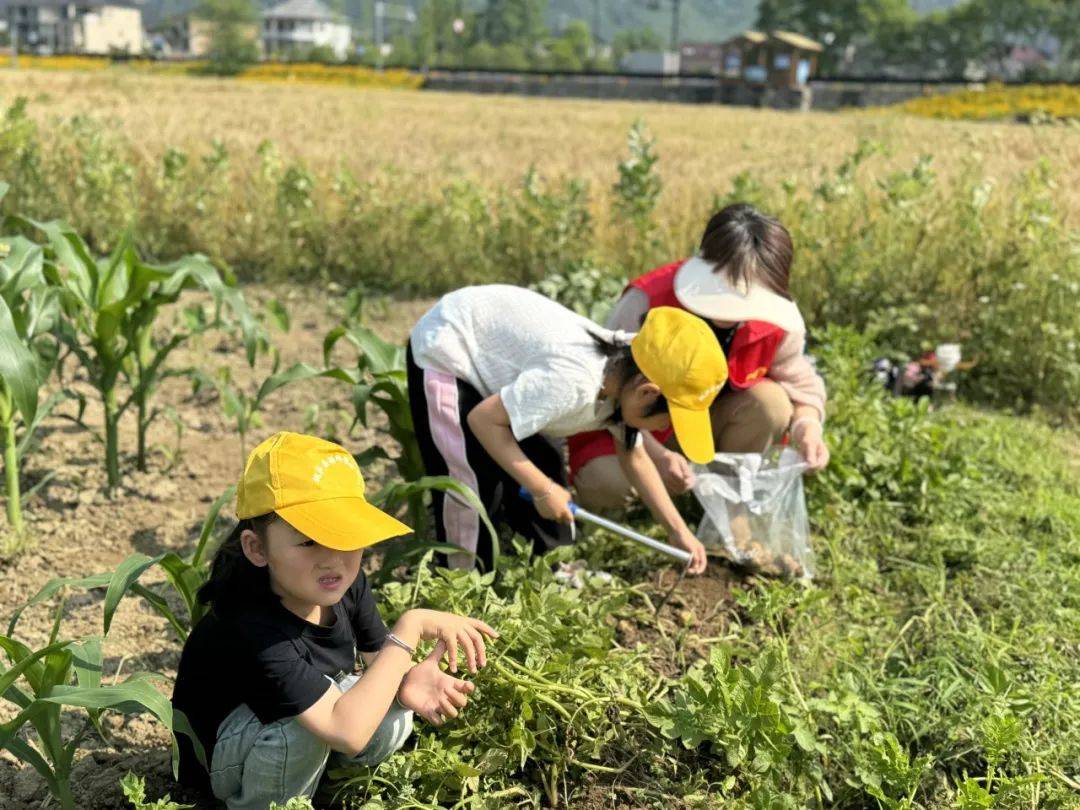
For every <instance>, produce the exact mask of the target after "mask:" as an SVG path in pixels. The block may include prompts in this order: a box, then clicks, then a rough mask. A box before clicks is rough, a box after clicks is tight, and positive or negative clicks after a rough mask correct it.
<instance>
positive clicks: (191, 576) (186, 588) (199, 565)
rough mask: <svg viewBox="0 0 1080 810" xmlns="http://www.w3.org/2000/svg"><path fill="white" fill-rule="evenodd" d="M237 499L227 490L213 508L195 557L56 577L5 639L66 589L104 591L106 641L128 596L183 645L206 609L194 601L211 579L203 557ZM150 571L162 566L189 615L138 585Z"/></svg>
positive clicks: (136, 560)
mask: <svg viewBox="0 0 1080 810" xmlns="http://www.w3.org/2000/svg"><path fill="white" fill-rule="evenodd" d="M235 495H236V487H235V486H231V487H229V488H228V489H226V490H225V491H224V492H223V493H221V495H219V496H218V497H217V498H216V499H215V500H214V502H213V504H211V506H210V511H209V512H208V513H207V515H206V518H205V520H203V524H202V528H201V530H200V531H199V537H198V540H197V541H196V543H195V551H194V552H193V553H192V555H191V556H190V557H188V558H184V557H181V556H180V555H178V554H176V553H175V552H172V551H170V552H167V553H165V554H158V555H157V556H154V557H150V556H147V555H146V554H131V555H129V556H128V557H127V558H125V559H124V560H123V561H122V562H121V563H120V564H119V565H118V566H117V567H116V568H115V569H114V570H113V571H103V572H101V573H99V574H92V575H90V576H86V577H56V578H54V579H51V580H49V581H48V582H46V583H45V585H43V586H42V587H41V589H40V590H38V592H37V593H35V594H34V595H33V596H32V597H30V599H28V600H27V601H26V602H24V603H23V604H22V605H20V606H19V607H18V608H16V609H15V611H14V612H13V613H12V614H11V619H10V620H9V622H8V628H7V632H8V635H9V636H10V635H14V633H15V629H16V627H17V625H18V622H19V618H20V617H21V616H22V614H23V612H24V611H26V609H27V608H31V607H33V606H34V605H38V604H41V603H42V602H45V601H47V600H48V599H51V598H52V597H53V596H54V595H55V594H57V593H61V592H63V591H64V590H65V589H67V588H69V587H71V588H79V589H86V590H91V589H98V588H104V589H105V600H104V603H103V622H102V631H103V634H104V635H108V633H109V629H110V628H111V627H112V620H113V616H114V615H115V613H116V609H117V608H118V607H119V606H120V600H122V599H123V598H124V597H125V596H126V595H127V594H128V592H129V591H130V592H131V593H134V594H135V595H137V596H139V597H141V598H143V599H144V600H146V602H147V603H148V604H149V605H150V607H152V608H153V609H154V610H155V611H157V612H158V613H159V614H160V615H161V616H163V617H164V618H165V619H166V620H167V621H168V622H169V625H170V626H171V627H172V628H173V630H174V631H175V632H176V635H177V637H178V638H179V639H180V641H181V642H183V641H186V640H187V637H188V633H189V632H190V631H191V628H192V627H194V626H195V625H196V624H198V622H199V620H200V619H201V618H202V617H203V615H204V614H205V613H206V605H204V604H202V603H201V602H199V601H198V599H197V598H196V593H197V592H198V590H199V587H200V586H201V585H202V584H203V583H204V582H205V581H206V578H207V576H209V574H210V561H209V560H208V557H207V555H208V551H209V549H210V547H211V546H212V545H214V544H216V542H217V541H218V540H219V539H220V538H217V537H215V534H214V529H215V527H216V526H217V521H218V516H219V515H220V514H221V510H222V509H223V508H224V507H225V505H226V504H227V503H229V502H230V501H231V500H232V499H233V497H234V496H235ZM154 566H160V568H161V570H162V572H163V573H164V574H165V578H166V581H167V582H168V583H169V585H170V586H171V587H172V589H173V590H174V591H175V592H176V594H177V595H178V596H179V597H180V600H181V601H182V602H183V604H184V607H185V608H186V610H187V615H186V617H185V616H184V615H182V614H177V613H176V611H174V610H173V609H172V607H171V606H170V605H169V602H168V600H166V599H165V597H164V596H163V595H162V594H161V593H160V591H159V590H157V589H155V588H151V587H150V586H147V585H144V584H143V583H141V582H139V578H140V577H142V575H143V574H144V573H146V572H147V571H148V570H150V569H151V568H153V567H154Z"/></svg>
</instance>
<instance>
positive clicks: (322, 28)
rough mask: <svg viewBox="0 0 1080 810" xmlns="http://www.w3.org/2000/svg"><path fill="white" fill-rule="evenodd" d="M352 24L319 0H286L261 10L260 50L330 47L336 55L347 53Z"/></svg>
mask: <svg viewBox="0 0 1080 810" xmlns="http://www.w3.org/2000/svg"><path fill="white" fill-rule="evenodd" d="M351 39H352V28H350V27H349V24H348V23H347V22H345V21H344V20H343V19H342V18H341V16H340V15H338V14H335V13H334V12H333V11H331V10H330V9H329V8H328V7H327V6H326V5H325V4H323V3H321V2H320V1H319V0H285V1H284V2H283V3H278V4H277V5H276V6H274V7H272V8H270V9H267V10H266V11H264V12H263V14H262V41H263V53H265V54H266V55H267V56H268V57H273V56H275V55H277V54H288V53H293V52H297V51H300V52H303V51H307V50H310V49H311V48H315V47H328V48H330V49H331V50H332V51H333V52H334V54H335V55H336V56H337V58H338V59H344V58H345V57H346V56H347V55H348V51H349V42H350V40H351Z"/></svg>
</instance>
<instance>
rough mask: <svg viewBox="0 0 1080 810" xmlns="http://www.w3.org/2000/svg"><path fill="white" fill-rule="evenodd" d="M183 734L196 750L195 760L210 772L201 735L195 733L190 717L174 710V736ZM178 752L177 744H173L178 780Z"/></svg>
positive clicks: (174, 768) (174, 770)
mask: <svg viewBox="0 0 1080 810" xmlns="http://www.w3.org/2000/svg"><path fill="white" fill-rule="evenodd" d="M176 734H183V735H184V736H186V737H187V738H188V739H189V740H191V745H192V747H193V748H194V749H195V759H197V760H198V761H199V764H200V765H202V766H203V767H204V768H206V770H210V766H209V765H208V764H207V762H206V749H205V748H203V744H202V740H200V739H199V735H197V734H196V733H195V729H194V728H192V726H191V721H190V720H188V716H187V715H186V714H184V713H183V712H182V711H181V710H180V709H173V735H174V736H175V735H176ZM177 753H178V752H177V750H176V744H175V742H174V743H173V779H176V778H178V775H177V767H178V765H179V761H178V757H177V756H176V754H177Z"/></svg>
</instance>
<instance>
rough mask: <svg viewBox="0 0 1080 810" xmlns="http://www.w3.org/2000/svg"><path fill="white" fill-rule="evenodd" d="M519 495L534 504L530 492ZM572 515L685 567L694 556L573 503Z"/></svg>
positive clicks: (522, 492)
mask: <svg viewBox="0 0 1080 810" xmlns="http://www.w3.org/2000/svg"><path fill="white" fill-rule="evenodd" d="M518 494H519V495H520V496H521V497H522V498H524V499H525V500H527V501H529V502H532V499H533V496H532V493H531V492H529V490H527V489H525V487H522V488H521V489H520V490H518ZM569 507H570V514H572V515H573V516H574V519H575V520H584V521H586V522H587V523H592V524H593V525H594V526H600V527H601V528H604V529H607V530H608V531H609V532H614V533H615V534H617V535H619V536H620V537H625V538H626V539H627V540H633V541H634V542H635V543H640V544H641V545H643V546H648V547H649V548H651V549H652V550H653V551H659V552H660V553H661V554H666V555H667V556H669V557H674V558H675V559H676V560H679V561H680V562H682V563H683V565H689V564H690V560H691V558H692V555H691V554H690V552H689V551H685V550H683V549H681V548H675V546H669V545H668V544H667V543H662V542H660V541H659V540H655V539H653V538H652V537H648V536H647V535H644V534H642V533H641V532H635V531H634V530H633V529H631V528H629V527H627V526H623V525H621V524H619V523H616V522H615V521H613V520H608V519H607V518H603V517H600V516H599V515H594V514H593V513H592V512H590V511H588V510H587V509H582V508H581V507H580V506H578V505H577V504H576V503H574V502H573V501H571V502H570V504H569Z"/></svg>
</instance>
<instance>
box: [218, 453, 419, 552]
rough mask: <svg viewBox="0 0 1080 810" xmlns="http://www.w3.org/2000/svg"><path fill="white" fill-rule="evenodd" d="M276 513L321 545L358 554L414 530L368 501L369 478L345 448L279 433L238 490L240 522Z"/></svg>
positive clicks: (254, 457) (251, 461)
mask: <svg viewBox="0 0 1080 810" xmlns="http://www.w3.org/2000/svg"><path fill="white" fill-rule="evenodd" d="M270 512H276V513H277V514H278V516H279V517H281V518H282V519H283V520H284V521H285V522H286V523H288V524H289V525H290V526H292V527H293V528H294V529H296V530H297V531H298V532H300V533H301V534H303V535H304V536H306V537H309V538H311V539H312V540H314V541H315V542H316V543H318V544H319V545H323V546H326V547H327V548H332V549H336V550H338V551H356V550H357V549H361V548H365V547H367V546H371V545H374V544H375V543H378V542H381V541H382V540H388V539H389V538H391V537H398V536H400V535H403V534H408V533H409V532H411V531H412V529H410V528H409V527H408V526H406V525H405V524H404V523H402V522H401V521H399V520H396V519H395V518H392V517H390V515H388V514H386V513H385V512H382V511H380V510H379V509H376V508H375V507H374V506H372V505H371V504H370V503H368V502H367V499H366V498H365V497H364V476H363V475H361V474H360V467H359V466H358V465H357V463H356V460H355V459H354V458H353V457H352V455H351V454H350V453H349V452H348V451H347V450H345V448H343V447H341V446H339V445H336V444H334V443H333V442H328V441H325V440H323V439H317V438H315V437H314V436H304V435H301V434H299V433H275V434H274V435H273V436H271V437H270V438H269V439H267V440H266V441H264V442H263V443H262V444H260V445H259V446H258V447H256V448H255V449H254V450H252V451H251V455H249V456H248V460H247V464H246V465H245V466H244V474H243V476H241V478H240V485H239V487H238V488H237V491H236V516H237V517H238V518H240V520H245V519H246V518H253V517H258V516H259V515H266V514H269V513H270Z"/></svg>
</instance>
